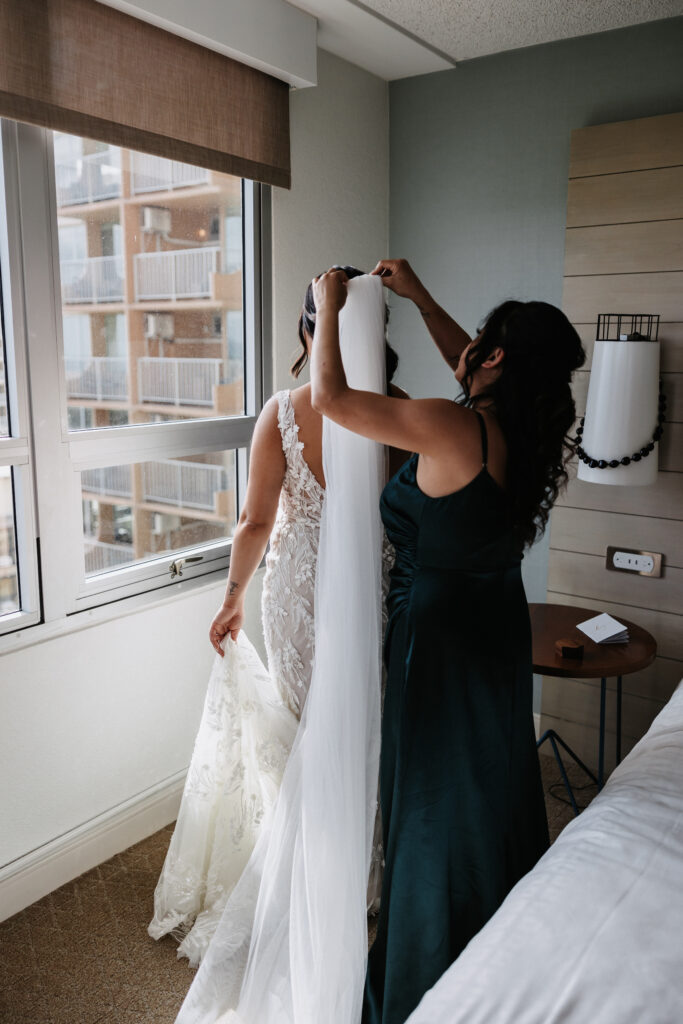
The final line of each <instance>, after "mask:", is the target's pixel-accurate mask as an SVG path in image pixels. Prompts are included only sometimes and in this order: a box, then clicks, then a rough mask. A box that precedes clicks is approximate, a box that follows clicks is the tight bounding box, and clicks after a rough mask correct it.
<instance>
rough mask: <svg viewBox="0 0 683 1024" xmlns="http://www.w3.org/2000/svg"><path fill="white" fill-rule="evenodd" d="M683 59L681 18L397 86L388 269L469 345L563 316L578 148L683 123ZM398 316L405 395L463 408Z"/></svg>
mask: <svg viewBox="0 0 683 1024" xmlns="http://www.w3.org/2000/svg"><path fill="white" fill-rule="evenodd" d="M682 54H683V18H673V19H669V20H667V21H659V22H653V23H650V24H647V25H641V26H636V27H634V28H628V29H622V30H619V31H617V32H606V33H601V34H599V35H593V36H585V37H583V38H580V39H571V40H566V41H563V42H558V43H550V44H548V45H545V46H535V47H530V48H528V49H525V50H515V51H512V52H510V53H503V54H497V55H495V56H493V57H485V58H482V59H480V60H473V61H468V62H466V63H464V64H461V65H459V66H458V67H457V68H456V69H455V70H453V71H445V72H440V73H438V74H432V75H424V76H421V77H419V78H408V79H402V80H401V81H398V82H394V83H393V84H392V86H391V90H390V117H391V130H390V147H391V148H390V174H391V188H390V239H391V243H390V248H391V252H390V255H392V256H404V257H406V258H407V259H409V260H410V262H411V263H412V265H413V266H414V268H415V270H416V271H417V272H418V274H419V275H420V276H421V277H422V278H423V280H424V281H425V283H426V284H427V286H428V287H429V288H430V290H431V291H432V293H433V294H434V295H435V297H436V298H437V299H438V300H439V301H440V302H441V303H442V304H443V305H444V306H446V308H447V309H448V310H449V311H450V312H451V313H452V314H453V315H454V316H455V317H456V319H458V320H459V321H460V322H461V323H462V325H463V326H464V327H465V328H466V329H467V330H468V331H470V332H472V331H474V330H475V328H476V326H477V324H478V322H479V321H480V320H481V318H482V317H483V315H484V314H485V313H486V312H488V310H489V309H491V307H492V306H494V305H495V304H496V303H498V302H500V301H502V300H503V299H505V298H509V297H515V298H521V299H532V298H533V299H543V300H545V301H547V302H552V303H555V304H556V305H561V302H562V274H563V262H564V232H565V220H566V204H567V173H568V164H569V143H570V134H571V132H572V130H573V129H574V128H582V127H584V126H586V125H592V124H604V123H607V122H610V121H625V120H630V119H632V118H637V117H649V116H652V115H655V114H668V113H673V112H674V111H677V110H681V109H683V59H682V56H681V55H682ZM392 307H393V308H392V321H391V324H392V326H391V336H392V341H393V343H394V344H395V345H396V348H397V349H398V352H399V355H400V357H401V366H400V368H399V374H398V378H397V379H398V382H399V383H401V384H402V385H403V386H404V387H405V388H406V389H407V390H408V391H410V393H411V394H412V395H413V396H415V397H426V396H428V395H441V396H444V397H448V396H452V395H454V394H455V386H454V382H453V380H452V378H451V377H450V375H449V373H448V372H446V371H445V364H444V363H443V362H442V361H441V360H440V359H439V357H438V354H437V353H436V351H435V350H434V349H433V347H432V346H431V345H430V344H429V343H428V342H427V340H426V333H425V330H424V328H423V326H422V324H421V323H420V319H419V316H418V314H417V313H416V312H415V311H414V309H413V308H411V307H409V306H408V304H407V303H405V302H402V301H401V300H393V301H392ZM547 550H548V548H547V536H546V538H545V539H544V540H543V541H541V542H540V543H539V544H538V545H537V546H536V547H535V548H534V550H533V551H532V552H530V553H529V554H528V555H527V557H526V558H525V560H524V577H525V585H526V589H527V595H528V597H529V600H530V601H543V600H544V599H545V588H546V578H547V557H548V556H547ZM535 710H540V704H539V693H538V689H537V692H536V695H535Z"/></svg>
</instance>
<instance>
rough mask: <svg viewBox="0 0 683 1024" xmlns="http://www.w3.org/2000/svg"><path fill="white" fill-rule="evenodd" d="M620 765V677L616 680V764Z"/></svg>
mask: <svg viewBox="0 0 683 1024" xmlns="http://www.w3.org/2000/svg"><path fill="white" fill-rule="evenodd" d="M620 763H621V676H619V677H618V678H617V764H620Z"/></svg>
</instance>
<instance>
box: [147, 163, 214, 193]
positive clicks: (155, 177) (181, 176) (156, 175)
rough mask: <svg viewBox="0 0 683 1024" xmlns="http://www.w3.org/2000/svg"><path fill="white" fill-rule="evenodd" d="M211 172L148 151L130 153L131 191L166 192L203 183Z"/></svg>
mask: <svg viewBox="0 0 683 1024" xmlns="http://www.w3.org/2000/svg"><path fill="white" fill-rule="evenodd" d="M210 177H211V172H210V171H206V170H204V169H203V168H201V167H193V166H192V164H183V163H180V161H179V160H166V159H165V158H164V157H161V156H152V155H151V154H149V153H131V191H132V192H133V193H134V194H136V195H137V194H138V193H140V192H168V191H170V190H171V189H175V188H188V187H189V186H191V185H205V184H207V183H208V182H209V181H210Z"/></svg>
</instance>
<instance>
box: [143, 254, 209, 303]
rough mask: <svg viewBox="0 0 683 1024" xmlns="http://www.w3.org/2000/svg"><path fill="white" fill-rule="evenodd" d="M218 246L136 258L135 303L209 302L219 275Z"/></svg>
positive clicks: (144, 255)
mask: <svg viewBox="0 0 683 1024" xmlns="http://www.w3.org/2000/svg"><path fill="white" fill-rule="evenodd" d="M219 264H220V247H219V246H217V245H216V246H202V248H200V249H177V250H172V251H171V252H145V253H138V254H137V255H136V256H135V299H136V301H138V302H139V301H144V300H147V299H158V300H159V299H208V298H210V297H211V296H212V291H211V282H212V275H213V274H216V273H218V270H219Z"/></svg>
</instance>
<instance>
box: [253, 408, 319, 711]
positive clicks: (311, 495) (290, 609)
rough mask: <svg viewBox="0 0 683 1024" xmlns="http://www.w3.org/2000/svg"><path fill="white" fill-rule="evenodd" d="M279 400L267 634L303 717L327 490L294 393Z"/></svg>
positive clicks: (272, 660)
mask: <svg viewBox="0 0 683 1024" xmlns="http://www.w3.org/2000/svg"><path fill="white" fill-rule="evenodd" d="M276 398H277V402H278V426H279V428H280V435H281V437H282V450H283V452H284V455H285V460H286V463H287V466H286V470H285V477H284V480H283V483H282V490H281V492H280V503H279V506H278V512H277V518H276V520H275V527H274V529H273V532H272V535H271V538H270V550H269V551H268V555H267V556H266V573H265V577H264V581H263V596H262V612H263V631H264V636H265V642H266V651H267V653H268V666H269V669H270V672H271V675H272V677H273V679H274V680H275V682H276V684H277V686H278V688H279V689H280V692H281V694H282V697H283V699H284V700H286V702H287V703H288V705H289V706H290V708H291V709H292V711H294V713H295V714H296V715H297V717H299V716H300V714H301V711H302V708H303V703H304V700H305V697H306V694H307V692H308V687H309V684H310V681H311V669H312V664H313V649H314V640H315V633H314V620H313V613H314V608H313V600H314V593H315V567H316V562H317V559H318V540H319V537H320V516H321V514H322V508H323V500H324V498H325V490H324V488H323V487H321V485H320V484H319V483H318V481H317V480H316V478H315V477H314V475H313V473H312V472H311V470H310V468H309V466H308V465H307V463H306V461H305V459H304V457H303V448H304V446H303V443H302V442H301V441H300V440H299V427H298V424H297V422H296V420H295V418H294V407H293V405H292V398H291V393H290V392H289V391H279V392H278V393H277V395H276Z"/></svg>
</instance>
